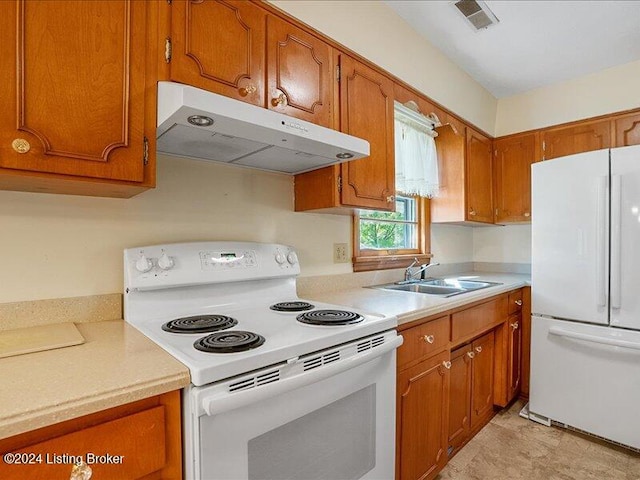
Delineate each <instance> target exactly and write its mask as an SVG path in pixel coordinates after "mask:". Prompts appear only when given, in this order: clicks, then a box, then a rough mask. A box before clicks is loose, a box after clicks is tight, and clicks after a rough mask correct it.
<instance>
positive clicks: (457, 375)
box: [448, 345, 472, 453]
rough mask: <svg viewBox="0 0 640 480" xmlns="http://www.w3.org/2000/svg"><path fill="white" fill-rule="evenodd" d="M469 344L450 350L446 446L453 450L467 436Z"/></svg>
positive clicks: (469, 387) (469, 388)
mask: <svg viewBox="0 0 640 480" xmlns="http://www.w3.org/2000/svg"><path fill="white" fill-rule="evenodd" d="M471 352H472V350H471V345H465V346H462V347H460V348H458V349H457V350H454V351H453V352H451V381H450V389H449V433H448V446H449V449H450V450H451V453H453V452H455V451H456V450H457V449H458V448H460V446H461V445H462V444H463V443H464V442H465V440H466V439H467V437H468V436H469V428H470V425H471V422H470V417H469V415H470V413H471V362H472V359H471V356H470V355H469V354H470V353H471Z"/></svg>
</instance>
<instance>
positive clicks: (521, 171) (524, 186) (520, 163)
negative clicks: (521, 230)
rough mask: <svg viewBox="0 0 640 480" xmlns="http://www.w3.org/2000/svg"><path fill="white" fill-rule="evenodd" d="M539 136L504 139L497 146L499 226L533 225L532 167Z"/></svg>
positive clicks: (496, 186)
mask: <svg viewBox="0 0 640 480" xmlns="http://www.w3.org/2000/svg"><path fill="white" fill-rule="evenodd" d="M535 151H536V134H535V133H529V134H525V135H517V136H512V137H507V138H501V139H498V140H496V141H495V144H494V152H495V157H494V164H493V166H494V176H495V199H496V223H515V222H530V221H531V164H532V163H534V162H535V160H536V158H535Z"/></svg>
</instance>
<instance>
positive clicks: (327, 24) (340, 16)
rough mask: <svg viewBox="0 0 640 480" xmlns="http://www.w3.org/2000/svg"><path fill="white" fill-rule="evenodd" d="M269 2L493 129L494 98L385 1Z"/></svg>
mask: <svg viewBox="0 0 640 480" xmlns="http://www.w3.org/2000/svg"><path fill="white" fill-rule="evenodd" d="M271 3H273V4H274V5H275V6H276V7H278V8H280V9H282V10H284V11H285V12H287V13H289V14H290V15H292V16H294V17H297V18H299V19H300V20H302V21H303V22H305V23H306V24H308V25H310V26H311V27H313V28H315V29H316V30H319V31H320V32H322V33H324V34H325V35H327V36H329V37H331V38H333V39H335V40H336V41H338V42H340V43H341V44H343V45H345V46H346V47H348V48H350V49H351V50H353V51H354V52H356V53H358V54H360V55H362V56H363V57H365V58H367V59H368V60H370V61H372V62H373V63H375V64H377V65H379V66H381V67H382V68H384V69H385V70H387V71H389V72H391V73H393V74H394V75H396V76H397V77H399V78H401V79H402V80H404V81H405V82H407V83H408V84H410V85H412V86H413V87H415V88H417V89H418V90H420V91H421V92H422V93H425V94H426V95H428V96H429V97H431V98H433V99H434V100H435V101H437V102H438V103H440V104H442V105H444V106H446V107H447V108H448V109H449V110H451V111H453V112H455V113H456V114H458V115H459V116H461V117H462V118H464V119H466V120H468V121H469V122H471V123H472V124H474V125H476V126H477V127H479V128H481V129H483V130H485V131H486V132H488V133H490V134H491V133H493V129H494V127H495V116H496V107H497V100H496V99H495V97H493V95H491V94H490V93H489V92H488V91H487V90H485V88H484V87H482V86H481V85H480V84H479V83H477V82H476V81H475V80H473V79H472V78H471V77H470V76H469V75H468V74H467V73H466V72H465V71H464V70H462V69H461V68H459V67H458V66H457V65H455V64H454V63H453V62H452V61H451V60H449V59H448V58H447V57H446V56H445V55H443V54H442V53H441V52H440V50H438V49H436V48H435V47H434V46H433V45H432V44H431V43H429V42H428V41H427V40H426V39H424V38H423V37H421V36H420V35H419V34H418V33H417V32H416V31H415V30H413V29H412V28H411V27H410V26H409V24H407V23H406V22H405V21H404V20H403V19H402V18H401V17H400V16H399V15H398V14H397V13H396V12H395V11H394V10H393V9H391V8H390V7H389V6H387V5H385V4H384V3H383V2H380V1H369V0H340V1H335V0H276V1H273V0H272V1H271Z"/></svg>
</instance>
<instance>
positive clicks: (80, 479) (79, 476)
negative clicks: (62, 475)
mask: <svg viewBox="0 0 640 480" xmlns="http://www.w3.org/2000/svg"><path fill="white" fill-rule="evenodd" d="M91 475H93V471H92V470H91V467H90V466H89V465H87V464H86V463H84V462H83V461H82V460H80V461H79V462H78V463H76V464H75V465H74V466H73V468H72V469H71V476H70V477H69V480H89V479H90V478H91Z"/></svg>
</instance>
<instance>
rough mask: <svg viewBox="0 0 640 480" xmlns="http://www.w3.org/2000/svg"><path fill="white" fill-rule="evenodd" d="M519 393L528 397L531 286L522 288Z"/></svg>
mask: <svg viewBox="0 0 640 480" xmlns="http://www.w3.org/2000/svg"><path fill="white" fill-rule="evenodd" d="M521 367H522V372H521V376H522V378H521V380H520V395H521V396H523V397H529V378H530V369H531V287H525V288H523V289H522V361H521Z"/></svg>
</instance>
